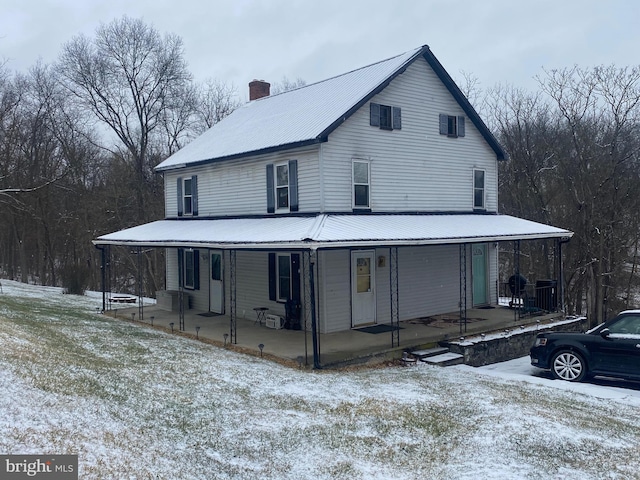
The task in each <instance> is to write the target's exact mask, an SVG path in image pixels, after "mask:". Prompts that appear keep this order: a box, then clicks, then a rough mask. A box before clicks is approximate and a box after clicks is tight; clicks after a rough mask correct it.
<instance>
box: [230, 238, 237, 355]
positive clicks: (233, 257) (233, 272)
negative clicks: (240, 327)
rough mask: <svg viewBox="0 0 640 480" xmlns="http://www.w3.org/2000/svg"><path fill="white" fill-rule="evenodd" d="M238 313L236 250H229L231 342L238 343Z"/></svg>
mask: <svg viewBox="0 0 640 480" xmlns="http://www.w3.org/2000/svg"><path fill="white" fill-rule="evenodd" d="M236 317H237V311H236V250H229V335H230V337H229V341H230V342H231V343H238V336H237V322H236V320H237V319H236Z"/></svg>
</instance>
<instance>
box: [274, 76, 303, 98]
mask: <svg viewBox="0 0 640 480" xmlns="http://www.w3.org/2000/svg"><path fill="white" fill-rule="evenodd" d="M306 84H307V82H306V80H303V79H302V78H300V77H298V78H296V79H295V80H289V78H287V77H286V76H284V77H282V80H280V81H279V82H274V83H272V84H271V95H278V94H279V93H284V92H288V91H289V90H295V89H296V88H300V87H304V86H305V85H306Z"/></svg>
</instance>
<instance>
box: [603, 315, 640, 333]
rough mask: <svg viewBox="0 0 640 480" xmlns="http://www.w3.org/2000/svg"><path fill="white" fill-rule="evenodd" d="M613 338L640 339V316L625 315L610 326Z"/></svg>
mask: <svg viewBox="0 0 640 480" xmlns="http://www.w3.org/2000/svg"><path fill="white" fill-rule="evenodd" d="M609 331H610V332H611V336H614V337H619V338H635V337H640V315H624V316H622V317H621V318H620V319H619V320H617V321H615V322H613V323H612V324H611V325H610V326H609Z"/></svg>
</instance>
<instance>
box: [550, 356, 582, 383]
mask: <svg viewBox="0 0 640 480" xmlns="http://www.w3.org/2000/svg"><path fill="white" fill-rule="evenodd" d="M551 373H553V376H554V377H555V378H558V379H560V380H567V381H568V382H579V381H580V380H582V379H583V378H584V377H585V375H586V374H587V364H586V363H585V361H584V360H583V359H582V357H581V356H580V355H579V354H577V353H575V352H572V351H571V350H562V351H560V352H558V353H556V354H555V355H554V356H553V359H552V360H551Z"/></svg>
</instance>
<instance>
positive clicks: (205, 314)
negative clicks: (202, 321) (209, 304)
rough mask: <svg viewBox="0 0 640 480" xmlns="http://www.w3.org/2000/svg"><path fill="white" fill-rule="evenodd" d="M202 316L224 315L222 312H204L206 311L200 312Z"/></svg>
mask: <svg viewBox="0 0 640 480" xmlns="http://www.w3.org/2000/svg"><path fill="white" fill-rule="evenodd" d="M198 315H199V316H201V317H217V316H220V315H222V314H221V313H216V312H204V313H199V314H198Z"/></svg>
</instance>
